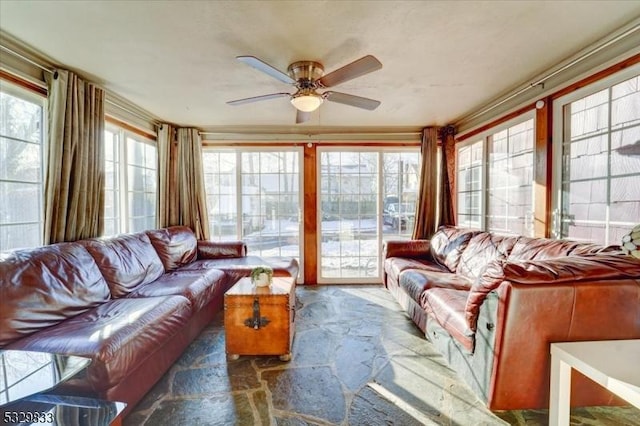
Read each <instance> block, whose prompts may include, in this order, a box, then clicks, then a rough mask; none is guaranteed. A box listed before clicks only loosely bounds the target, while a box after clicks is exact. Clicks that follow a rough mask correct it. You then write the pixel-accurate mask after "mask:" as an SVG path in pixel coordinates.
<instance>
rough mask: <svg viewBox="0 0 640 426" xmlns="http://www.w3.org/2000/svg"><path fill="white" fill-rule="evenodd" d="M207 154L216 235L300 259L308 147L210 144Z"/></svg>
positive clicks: (205, 166)
mask: <svg viewBox="0 0 640 426" xmlns="http://www.w3.org/2000/svg"><path fill="white" fill-rule="evenodd" d="M202 159H203V169H204V180H205V190H206V193H207V209H208V213H209V231H210V233H211V239H212V240H218V241H224V240H240V239H241V240H243V241H244V242H245V243H247V246H248V248H249V252H251V253H252V254H255V255H258V256H291V257H294V258H296V259H298V260H299V261H300V258H301V253H302V243H303V241H302V238H301V235H302V220H301V219H302V194H303V191H302V172H301V167H300V164H301V161H302V150H301V149H300V148H264V149H251V150H250V151H249V150H245V149H215V148H206V149H205V150H204V151H203V155H202Z"/></svg>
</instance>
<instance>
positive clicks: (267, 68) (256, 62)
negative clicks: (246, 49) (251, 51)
mask: <svg viewBox="0 0 640 426" xmlns="http://www.w3.org/2000/svg"><path fill="white" fill-rule="evenodd" d="M236 59H237V60H239V61H240V62H244V63H245V64H247V65H249V66H250V67H253V68H255V69H257V70H258V71H262V72H263V73H265V74H268V75H270V76H271V77H273V78H275V79H277V80H280V81H281V82H283V83H287V84H295V80H294V79H292V78H291V77H289V76H288V75H287V74H285V73H283V72H282V71H280V70H279V69H277V68H274V67H272V66H271V65H269V64H268V63H266V62H264V61H263V60H261V59H258V58H256V57H255V56H236Z"/></svg>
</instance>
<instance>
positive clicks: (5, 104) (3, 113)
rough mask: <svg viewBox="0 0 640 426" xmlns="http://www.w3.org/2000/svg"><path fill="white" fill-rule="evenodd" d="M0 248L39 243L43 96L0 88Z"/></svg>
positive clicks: (6, 87)
mask: <svg viewBox="0 0 640 426" xmlns="http://www.w3.org/2000/svg"><path fill="white" fill-rule="evenodd" d="M0 89H1V90H0V251H3V250H10V249H15V248H21V247H35V246H38V245H41V244H42V233H43V140H44V134H43V133H44V129H43V122H44V120H43V118H44V107H43V104H44V99H43V98H40V97H39V96H37V95H34V94H31V93H29V92H26V91H24V90H21V89H19V88H17V87H15V86H13V85H10V84H9V83H6V82H4V81H3V82H2V85H1V88H0Z"/></svg>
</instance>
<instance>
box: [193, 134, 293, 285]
mask: <svg viewBox="0 0 640 426" xmlns="http://www.w3.org/2000/svg"><path fill="white" fill-rule="evenodd" d="M207 152H216V153H230V154H234V156H235V171H234V176H235V189H236V191H235V193H234V194H233V195H234V196H235V200H234V202H235V205H236V206H235V211H236V226H235V227H236V238H235V239H240V240H241V239H243V237H244V235H243V234H244V230H243V223H242V214H241V212H243V196H246V194H245V193H243V191H242V180H243V175H247V173H245V172H244V171H243V168H242V156H243V154H253V153H263V152H264V153H270V152H271V153H281V152H287V153H295V155H296V156H297V158H298V171H297V174H298V176H297V179H298V187H297V192H298V206H299V213H298V217H299V219H298V233H299V236H300V238H299V241H298V257H299V259H300V261H299V267H300V271H299V275H298V279H299V280H301V279H302V277H304V255H305V252H304V148H303V147H302V146H293V145H282V146H259V147H256V146H234V147H228V146H219V145H204V146H203V147H202V153H203V161H205V160H204V154H206V153H207ZM206 174H207V173H206V171H205V175H206ZM258 174H260V172H258ZM238 189H240V190H239V191H238ZM206 191H207V185H206V178H205V192H206ZM209 195H210V193H209V192H206V196H207V199H208V197H209ZM207 211H208V212H210V211H211V206H209V205H207ZM209 223H210V224H211V218H209ZM210 231H213V229H210ZM211 233H212V235H211V239H212V240H214V241H225V240H224V239H219V238H218V235H217V234H216V235H213V232H211Z"/></svg>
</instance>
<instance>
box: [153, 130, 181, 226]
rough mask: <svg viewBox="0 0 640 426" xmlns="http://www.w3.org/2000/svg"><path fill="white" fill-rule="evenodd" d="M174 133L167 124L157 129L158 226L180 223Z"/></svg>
mask: <svg viewBox="0 0 640 426" xmlns="http://www.w3.org/2000/svg"><path fill="white" fill-rule="evenodd" d="M175 134H176V129H175V128H174V127H173V126H171V125H169V124H162V126H161V127H160V128H159V129H158V204H157V218H158V226H159V227H160V228H165V227H167V226H172V225H179V224H180V219H179V216H180V214H179V209H178V176H177V170H176V167H177V165H178V162H177V144H176V140H175Z"/></svg>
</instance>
